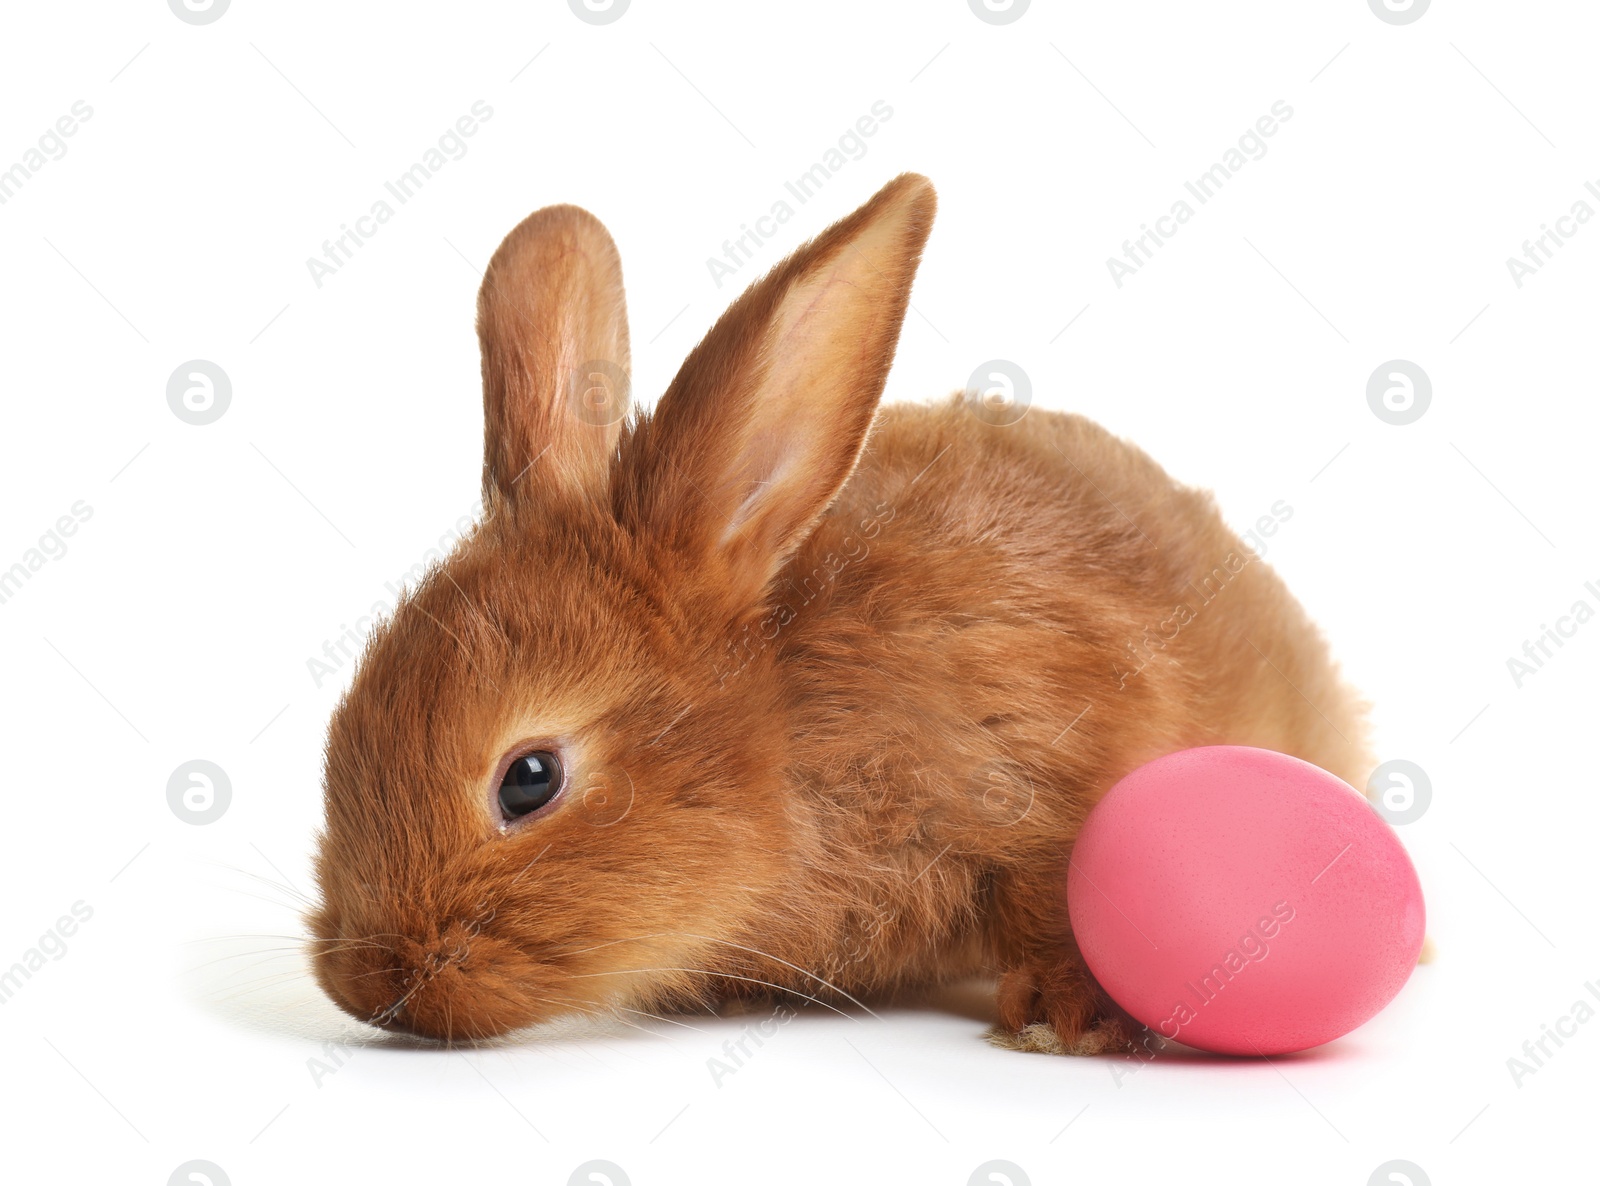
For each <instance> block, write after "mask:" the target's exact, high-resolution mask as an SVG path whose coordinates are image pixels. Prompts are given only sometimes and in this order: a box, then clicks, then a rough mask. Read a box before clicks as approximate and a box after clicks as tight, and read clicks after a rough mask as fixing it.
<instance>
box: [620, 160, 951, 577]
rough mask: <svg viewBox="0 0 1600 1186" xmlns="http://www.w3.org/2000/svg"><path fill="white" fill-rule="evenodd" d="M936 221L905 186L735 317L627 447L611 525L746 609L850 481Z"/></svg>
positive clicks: (759, 287) (883, 194) (916, 185)
mask: <svg viewBox="0 0 1600 1186" xmlns="http://www.w3.org/2000/svg"><path fill="white" fill-rule="evenodd" d="M933 212H934V194H933V187H932V186H931V185H930V184H929V183H928V180H927V178H925V177H919V176H917V175H916V174H913V173H907V174H904V175H902V176H900V177H898V178H896V179H895V180H894V181H892V182H890V183H889V184H888V185H886V186H885V187H884V188H883V189H882V190H880V191H879V192H878V193H877V195H876V196H874V197H873V198H872V200H871V201H869V202H868V203H867V204H866V205H865V206H863V207H861V209H859V210H857V211H856V212H855V213H854V214H852V215H850V216H849V217H847V218H845V219H843V220H842V221H840V222H838V223H836V224H835V225H834V226H833V227H831V228H830V229H829V230H828V231H826V232H825V233H824V234H822V235H821V236H819V237H818V238H816V239H814V240H812V241H811V242H810V243H808V244H806V245H805V246H804V247H802V248H801V249H800V250H799V251H797V252H795V254H794V255H792V256H790V257H789V258H788V259H787V260H785V261H784V262H783V263H781V264H779V265H778V266H777V267H776V268H774V269H773V270H772V271H771V272H770V273H769V274H768V275H767V276H766V277H764V278H763V279H762V280H760V281H758V282H757V283H756V284H754V285H753V286H751V288H749V289H748V290H747V291H746V292H745V293H744V295H743V296H741V297H740V298H739V299H738V300H737V301H736V302H734V304H733V305H732V306H731V307H730V308H729V309H728V311H727V312H726V313H724V314H723V316H722V318H721V320H719V321H718V322H717V324H716V325H715V326H714V327H712V329H711V332H710V333H708V334H707V335H706V337H705V339H704V340H703V341H702V342H701V343H700V345H699V346H697V347H695V349H694V352H693V353H691V354H690V355H689V357H688V359H687V361H685V362H684V364H683V368H682V369H681V370H680V371H679V372H678V375H677V377H676V378H675V379H674V380H673V381H672V385H671V386H670V387H669V388H668V389H667V391H666V394H665V395H663V396H662V397H661V401H660V403H659V405H658V408H657V411H656V414H655V415H654V416H653V417H652V418H651V419H650V420H649V421H647V422H646V423H645V424H644V425H642V426H641V428H640V431H639V432H638V433H637V434H635V436H634V439H633V440H632V441H630V442H629V446H628V451H629V453H630V457H629V458H628V462H627V466H626V472H627V473H628V475H629V478H630V479H631V481H632V483H633V487H632V489H631V491H628V492H625V493H624V497H623V500H622V506H621V509H622V510H623V512H624V514H625V515H627V516H628V517H630V518H632V519H633V520H634V521H635V523H636V525H637V526H638V527H640V528H642V529H645V530H649V531H652V532H653V533H655V534H656V535H657V536H658V538H664V539H666V540H667V541H668V542H670V543H673V544H675V545H677V546H679V547H682V548H686V549H688V550H690V551H691V552H692V553H694V554H697V555H699V556H703V557H705V558H706V559H708V560H712V559H719V560H720V561H721V562H722V563H724V564H726V565H727V568H726V570H725V571H726V572H727V576H728V579H729V581H730V582H731V584H732V585H733V588H732V589H731V590H730V591H731V592H733V593H734V594H735V595H736V596H739V597H746V598H749V599H752V600H753V599H754V598H756V597H758V596H759V594H760V592H761V589H762V588H763V587H764V586H765V585H766V584H767V582H768V581H769V580H770V579H771V578H772V576H773V575H774V574H775V573H776V572H777V570H778V568H779V566H780V565H781V564H782V563H783V561H784V560H785V559H786V558H787V557H788V556H789V555H790V553H792V552H793V551H794V549H795V548H797V547H798V546H799V545H800V543H801V542H803V541H804V539H805V538H806V536H807V535H809V534H810V531H811V529H812V527H813V526H814V525H815V524H816V521H817V519H818V518H819V517H820V516H821V515H822V513H823V512H824V511H825V510H826V509H827V508H828V505H829V503H831V502H832V501H833V498H834V496H835V495H836V494H838V492H839V489H840V487H842V486H843V485H844V483H845V480H846V479H847V478H848V477H849V476H850V472H851V470H852V469H854V467H855V464H856V459H857V457H858V456H859V455H860V453H861V448H862V445H863V444H864V442H865V441H866V437H867V431H868V429H869V428H870V427H871V425H872V418H873V415H874V413H875V411H876V409H877V405H878V399H879V397H880V396H881V395H882V394H883V385H884V381H885V380H886V379H887V377H888V373H889V364H890V362H891V361H892V360H893V358H894V349H895V343H896V341H897V340H898V339H899V336H900V324H901V321H902V320H903V319H904V317H905V312H906V304H907V300H908V298H909V296H910V292H911V281H912V277H913V276H914V275H915V273H916V269H917V261H918V258H919V257H920V255H921V253H922V245H923V243H924V242H925V241H926V240H927V237H928V232H929V230H930V229H931V228H932V225H933ZM630 497H631V499H632V505H631V506H630V505H628V500H629V498H630Z"/></svg>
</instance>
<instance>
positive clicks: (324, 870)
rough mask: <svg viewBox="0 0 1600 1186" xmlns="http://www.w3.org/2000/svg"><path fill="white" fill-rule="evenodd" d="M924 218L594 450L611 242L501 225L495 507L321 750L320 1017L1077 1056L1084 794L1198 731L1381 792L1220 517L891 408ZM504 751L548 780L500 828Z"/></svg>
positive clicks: (1101, 463) (892, 230)
mask: <svg viewBox="0 0 1600 1186" xmlns="http://www.w3.org/2000/svg"><path fill="white" fill-rule="evenodd" d="M933 206H934V199H933V191H932V188H931V187H930V186H929V185H928V183H927V182H926V181H925V180H924V179H922V178H919V177H916V176H914V175H907V176H904V177H901V178H898V179H896V180H895V181H894V182H892V183H891V184H890V185H889V186H887V187H886V188H885V189H884V190H883V191H881V192H880V193H879V194H878V195H877V196H876V197H875V198H873V199H872V201H871V202H869V203H868V204H867V205H866V206H864V207H863V208H862V209H861V210H859V211H857V212H856V213H855V214H853V215H851V216H850V217H849V218H847V219H845V220H844V221H842V222H841V223H839V224H838V225H836V226H835V227H833V228H832V229H831V230H829V231H828V232H827V233H826V234H824V235H822V236H821V237H820V238H818V239H817V240H815V241H813V242H812V243H810V244H808V245H807V246H805V247H804V248H802V249H801V250H800V251H798V252H797V253H796V254H795V255H794V256H792V257H791V258H790V259H788V260H786V261H785V262H784V263H782V264H780V265H779V266H778V267H777V268H776V269H774V271H773V272H772V273H771V274H769V275H768V276H767V277H765V278H764V279H762V280H761V281H759V282H758V283H757V284H755V285H754V286H752V288H751V289H750V290H749V291H747V292H746V293H745V294H744V295H743V296H742V297H741V298H740V299H739V300H738V301H737V302H736V303H735V304H734V305H733V306H732V307H731V308H730V309H729V310H728V312H727V313H726V314H725V315H724V316H723V317H722V319H721V320H720V321H719V322H718V323H717V325H716V326H715V327H714V328H713V329H712V330H711V332H710V333H709V334H708V335H707V336H706V338H705V340H704V341H703V342H702V343H701V344H700V346H699V347H697V348H696V349H695V351H694V352H693V353H692V354H691V355H690V357H689V359H688V360H687V362H686V363H685V364H684V366H683V369H682V370H681V371H680V372H679V374H678V376H677V378H676V379H675V380H674V381H673V383H672V385H671V386H670V387H669V389H668V390H667V392H666V393H665V395H664V396H663V397H662V399H661V400H660V402H659V405H658V407H657V409H656V411H655V413H654V414H653V415H648V416H640V417H636V418H634V419H633V420H631V421H629V422H626V423H616V424H611V425H603V424H598V423H591V421H593V420H598V419H601V417H595V416H585V415H580V414H578V413H577V412H575V410H574V409H575V407H576V406H577V405H576V404H575V403H574V402H573V400H574V397H573V390H574V388H573V386H572V383H571V380H570V378H569V376H570V375H571V374H572V372H573V371H574V370H578V371H584V369H585V368H584V364H585V363H588V362H591V361H593V360H605V361H609V362H611V363H613V364H615V365H616V366H617V367H620V368H621V370H622V371H626V368H627V357H626V355H627V329H626V324H625V317H624V314H623V300H622V288H621V275H620V269H619V267H618V265H617V262H616V260H617V257H616V250H615V248H614V246H613V245H612V243H611V240H610V238H609V236H607V235H606V233H605V231H604V229H603V228H601V226H600V225H599V223H598V222H596V221H595V220H594V219H593V218H592V217H590V216H589V215H587V214H585V213H584V212H582V211H580V210H577V209H575V208H572V207H555V208H551V209H548V210H543V211H540V212H539V213H536V214H534V215H533V216H531V217H530V218H529V219H528V220H527V221H525V222H524V223H523V224H522V225H521V226H520V227H518V228H517V229H516V230H515V231H513V232H512V233H511V235H510V236H509V237H508V238H507V239H506V242H505V244H504V245H503V246H502V247H501V248H500V250H499V251H498V252H497V253H496V255H495V257H494V260H493V261H492V262H491V264H490V267H489V270H488V273H487V275H486V277H485V281H484V287H483V292H482V295H481V298H480V303H479V330H480V336H481V337H482V341H483V358H484V363H483V370H484V382H485V409H486V416H487V425H486V449H485V472H484V484H485V496H486V507H487V510H486V512H485V516H484V519H483V522H482V523H481V524H480V525H479V527H478V528H477V529H476V531H475V532H474V533H473V534H472V535H471V536H470V537H469V538H468V539H466V540H465V541H463V543H462V544H461V545H460V547H459V548H458V549H457V550H456V552H455V554H454V555H452V556H451V557H450V558H449V560H448V561H447V562H446V563H445V564H444V565H442V566H440V567H439V568H437V569H436V570H435V571H433V572H432V573H431V574H430V575H429V576H428V577H427V579H426V580H424V581H423V582H422V583H421V585H420V586H419V587H418V588H417V589H416V590H415V591H414V592H413V593H412V594H411V595H410V596H409V597H408V598H407V599H406V600H405V601H404V602H403V603H402V604H401V605H400V606H399V607H398V608H397V609H396V611H395V614H394V616H393V620H392V621H391V622H389V623H388V624H387V625H386V626H384V627H383V628H382V629H381V630H379V631H378V632H377V634H376V635H375V636H374V638H373V639H372V641H371V643H370V645H369V647H368V649H367V652H366V654H365V655H364V657H363V660H362V662H361V665H360V668H359V671H358V673H357V676H356V678H355V682H354V684H353V685H352V687H351V688H350V691H349V693H348V694H347V696H346V697H345V699H344V700H343V702H342V703H341V704H340V706H339V708H338V710H337V712H336V713H335V715H334V717H333V720H332V723H331V725H330V728H329V736H328V748H327V768H326V794H327V820H326V827H325V831H324V834H323V837H322V845H321V852H320V855H319V858H318V866H317V873H318V880H319V883H320V886H321V889H322V892H323V895H324V902H325V904H324V906H323V907H322V908H321V909H320V910H319V911H318V912H317V913H316V914H315V916H314V917H313V919H312V927H313V930H314V932H315V934H316V936H317V940H316V947H315V968H316V972H317V976H318V979H319V981H320V983H321V984H322V985H323V987H324V988H325V989H326V990H327V991H328V993H329V994H330V995H331V996H332V997H333V999H334V1000H335V1001H337V1002H338V1003H339V1004H340V1005H341V1006H343V1007H344V1008H345V1009H347V1010H348V1011H350V1012H351V1013H353V1014H355V1015H356V1016H357V1017H360V1018H363V1019H366V1020H375V1021H377V1022H378V1023H380V1024H386V1025H392V1026H395V1027H399V1028H405V1029H409V1030H413V1031H416V1032H419V1033H423V1034H428V1035H433V1036H438V1037H445V1038H460V1037H476V1036H486V1035H490V1034H496V1033H500V1032H504V1031H506V1030H509V1029H512V1028H516V1027H520V1026H524V1025H528V1024H531V1023H535V1022H538V1021H541V1020H544V1019H546V1018H550V1017H552V1016H556V1015H559V1014H562V1013H566V1012H572V1011H579V1012H594V1011H602V1010H609V1009H611V1008H613V1007H621V1008H625V1009H641V1010H651V1009H659V1008H671V1007H682V1006H687V1005H693V1004H700V1003H710V1002H713V1001H716V1000H719V999H726V998H728V997H730V996H741V995H751V994H756V993H765V992H774V991H775V992H784V993H796V994H801V995H804V996H808V997H817V998H820V999H823V1000H829V1001H840V1000H843V999H846V998H847V997H851V996H854V997H859V996H861V995H863V994H869V993H870V994H877V993H881V992H884V991H887V990H893V989H896V988H900V987H906V986H912V985H921V984H927V983H931V982H937V981H943V980H948V979H952V978H955V977H964V976H969V975H973V974H985V973H987V974H992V975H996V976H998V977H999V983H1000V989H999V994H1000V995H999V1008H1000V1017H1001V1023H1002V1027H1003V1029H1004V1031H1005V1032H1006V1033H1008V1034H1010V1035H1011V1036H1012V1037H1011V1042H1012V1044H1013V1045H1017V1046H1019V1047H1022V1048H1030V1049H1049V1050H1064V1051H1074V1052H1088V1051H1093V1050H1096V1049H1102V1048H1105V1047H1106V1046H1108V1045H1112V1044H1117V1043H1120V1042H1122V1041H1125V1040H1126V1038H1127V1036H1128V1030H1127V1022H1126V1019H1125V1018H1124V1017H1122V1016H1121V1015H1120V1014H1119V1013H1118V1011H1117V1010H1116V1008H1115V1006H1113V1005H1112V1004H1111V1003H1110V1002H1109V1001H1108V1000H1107V999H1106V998H1105V997H1104V995H1103V994H1102V993H1101V992H1100V991H1099V989H1098V987H1097V986H1096V985H1095V983H1094V981H1093V979H1092V978H1091V977H1090V975H1089V973H1088V972H1087V970H1086V969H1085V968H1084V966H1083V964H1082V961H1081V958H1080V957H1079V955H1078V953H1077V950H1076V947H1075V946H1074V944H1073V941H1072V936H1071V934H1070V931H1069V928H1068V926H1067V922H1066V911H1065V909H1064V886H1065V866H1066V861H1067V857H1068V854H1069V852H1070V851H1071V847H1072V843H1073V839H1074V837H1075V836H1076V834H1077V831H1078V828H1079V826H1080V824H1081V823H1082V821H1083V818H1084V816H1085V814H1086V813H1087V812H1088V810H1089V809H1090V807H1092V806H1093V804H1094V803H1095V802H1096V801H1097V800H1098V798H1099V796H1100V795H1101V794H1103V793H1104V792H1105V790H1106V789H1107V788H1108V787H1109V786H1110V785H1111V784H1112V783H1113V782H1115V781H1116V779H1117V778H1119V777H1120V776H1121V775H1123V774H1125V773H1127V772H1128V771H1129V770H1131V769H1133V768H1134V767H1135V766H1137V765H1139V764H1140V763H1142V762H1145V761H1147V760H1149V759H1151V758H1154V757H1157V756H1158V755H1161V754H1164V753H1168V752H1170V751H1172V750H1176V749H1181V748H1184V747H1186V746H1194V745H1204V744H1208V743H1219V742H1227V743H1238V744H1249V745H1259V746H1266V747H1270V748H1273V749H1278V750H1282V751H1285V752H1287V753H1291V754H1295V755H1297V756H1299V757H1302V758H1305V759H1307V760H1309V761H1312V762H1315V763H1316V764H1318V765H1320V766H1323V767H1326V768H1327V769H1329V770H1332V771H1333V772H1334V773H1336V774H1339V775H1340V776H1341V777H1343V778H1345V779H1347V780H1349V781H1359V780H1360V779H1363V778H1364V777H1365V775H1366V773H1367V770H1368V767H1369V760H1368V755H1367V751H1366V747H1365V734H1364V724H1363V720H1362V709H1361V706H1360V705H1359V704H1358V703H1357V702H1356V700H1355V699H1354V697H1353V696H1352V695H1351V694H1350V693H1349V691H1348V690H1347V689H1346V688H1345V687H1344V686H1343V684H1341V682H1340V681H1339V678H1338V676H1337V674H1336V671H1335V669H1334V667H1333V665H1332V663H1331V662H1330V660H1329V658H1328V654H1327V650H1326V647H1325V646H1324V644H1323V642H1322V640H1321V638H1320V637H1319V636H1318V634H1317V632H1316V631H1315V629H1314V628H1313V627H1312V625H1311V624H1310V623H1309V622H1308V621H1307V619H1306V617H1305V614H1304V613H1303V612H1302V610H1301V609H1300V607H1299V606H1298V605H1297V604H1296V603H1295V601H1294V600H1293V599H1292V598H1291V597H1290V595H1289V594H1288V592H1287V591H1286V590H1285V588H1284V586H1283V584H1282V583H1281V582H1280V581H1279V579H1278V578H1277V576H1276V575H1275V574H1274V573H1273V572H1272V571H1271V570H1270V569H1269V568H1268V567H1267V566H1266V565H1265V564H1264V563H1262V562H1260V561H1257V560H1249V561H1248V562H1246V559H1247V558H1248V557H1249V553H1248V552H1247V551H1246V550H1245V548H1244V545H1243V544H1242V543H1241V542H1240V540H1239V539H1238V537H1237V536H1235V535H1234V534H1233V532H1231V531H1230V530H1229V529H1228V528H1227V527H1226V526H1225V525H1224V524H1223V522H1222V520H1221V517H1220V516H1219V514H1218V512H1217V510H1216V507H1215V505H1214V504H1213V502H1212V500H1211V498H1210V497H1209V496H1208V495H1206V494H1203V493H1199V492H1197V491H1194V490H1190V489H1186V488H1184V487H1181V486H1179V485H1177V484H1175V483H1174V482H1173V481H1172V480H1171V479H1170V478H1168V477H1167V476H1166V475H1165V474H1164V473H1163V472H1162V471H1161V469H1160V468H1159V467H1158V466H1157V465H1156V464H1155V463H1154V462H1153V461H1151V460H1150V459H1149V458H1148V457H1146V456H1145V455H1144V454H1143V453H1142V452H1140V451H1139V450H1138V449H1136V448H1134V447H1133V446H1131V445H1129V444H1127V443H1125V442H1122V441H1119V440H1117V439H1116V438H1114V437H1112V436H1111V435H1110V434H1108V433H1106V432H1105V431H1104V430H1103V429H1100V428H1098V427H1096V426H1095V425H1094V424H1091V423H1089V422H1088V421H1086V420H1083V419H1081V418H1079V417H1076V416H1069V415H1061V414H1055V413H1047V412H1042V411H1038V410H1033V411H1031V412H1029V414H1028V415H1027V416H1026V417H1025V418H1024V419H1022V420H1021V421H1020V422H1019V423H1017V424H1014V425H1012V426H1010V427H999V426H994V425H991V424H989V423H986V422H985V421H984V419H982V418H980V417H979V416H978V415H976V414H974V405H973V404H972V403H971V402H970V398H969V397H966V396H957V397H955V398H953V399H950V400H948V401H946V402H944V403H942V404H938V405H935V406H928V407H924V406H895V407H886V408H883V409H881V410H880V409H878V408H877V401H878V398H879V395H880V394H881V391H882V387H883V383H884V378H885V376H886V374H887V372H888V368H889V364H890V362H891V360H892V357H893V353H894V347H895V343H896V340H897V338H898V334H899V329H900V323H901V319H902V317H903V315H904V312H905V308H906V301H907V297H908V293H909V289H910V285H911V279H912V275H913V273H914V271H915V268H916V264H917V260H918V257H919V255H920V252H921V248H922V244H923V241H924V240H925V238H926V236H927V233H928V230H929V227H930V225H931V222H932V216H933ZM1207 582H1209V583H1207ZM1202 588H1204V589H1205V590H1206V591H1207V593H1209V594H1211V596H1210V600H1204V601H1203V599H1202V593H1201V592H1200V590H1201V589H1202ZM1180 605H1187V606H1188V607H1189V608H1190V613H1189V615H1188V616H1187V618H1186V619H1185V620H1183V621H1182V622H1181V624H1179V625H1178V626H1177V627H1176V630H1175V633H1174V625H1173V623H1174V620H1175V619H1174V614H1175V610H1176V608H1177V607H1178V606H1180ZM1141 662H1142V663H1143V666H1142V667H1140V663H1141ZM530 741H537V742H541V743H544V745H545V746H546V747H547V748H555V749H558V750H559V752H560V753H561V755H562V759H563V763H564V765H565V768H566V773H567V779H568V785H567V788H566V790H564V791H563V793H562V796H561V798H560V800H558V802H557V804H556V805H554V806H552V808H551V809H550V810H549V811H548V812H547V813H545V814H543V815H540V816H538V817H531V818H529V819H528V820H525V821H521V822H520V823H519V824H518V825H515V826H513V827H511V828H509V829H508V830H506V831H505V832H504V833H502V832H501V831H500V830H499V827H498V823H499V821H498V816H497V813H496V811H495V809H494V808H493V803H494V800H493V794H494V787H493V785H492V783H493V782H494V780H495V775H496V770H497V768H498V766H499V763H500V761H501V759H502V757H503V755H506V754H507V753H508V752H510V751H512V750H513V749H515V748H516V747H517V746H518V745H519V744H524V743H527V742H530Z"/></svg>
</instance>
